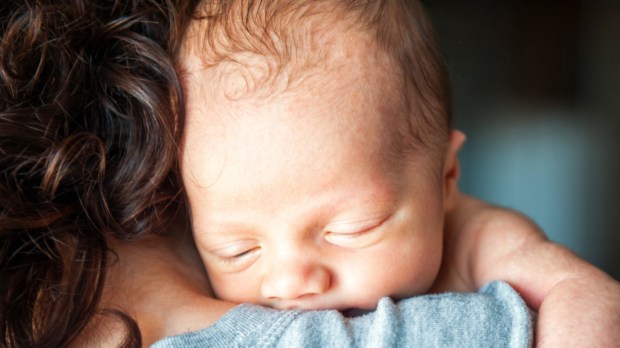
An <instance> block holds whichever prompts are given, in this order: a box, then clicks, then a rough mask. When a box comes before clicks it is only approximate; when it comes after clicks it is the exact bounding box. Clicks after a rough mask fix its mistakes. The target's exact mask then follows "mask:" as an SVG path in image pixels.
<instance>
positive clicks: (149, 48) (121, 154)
mask: <svg viewBox="0 0 620 348" xmlns="http://www.w3.org/2000/svg"><path fill="white" fill-rule="evenodd" d="M195 2H196V1H192V0H185V1H183V0H159V1H158V0H23V1H2V4H1V5H0V16H1V19H2V20H1V22H0V31H1V42H0V346H9V347H58V346H66V345H67V344H69V343H70V342H72V341H73V340H75V339H76V337H77V336H78V334H79V333H80V332H81V331H82V330H83V329H84V328H85V326H86V324H87V323H88V322H89V321H90V320H91V319H92V318H93V317H94V316H95V315H97V314H105V313H108V315H110V314H109V313H112V315H117V316H119V317H120V318H121V319H122V320H124V321H125V322H126V323H127V325H126V327H127V329H128V335H127V337H128V339H127V340H126V342H125V345H127V346H140V334H139V330H138V329H137V325H136V323H135V322H134V321H133V320H132V319H131V318H130V317H128V316H127V315H125V314H122V313H120V312H118V311H115V310H114V309H109V310H108V309H101V308H100V306H99V302H100V298H101V293H102V288H103V284H104V281H105V278H106V268H107V266H108V265H109V263H110V259H109V257H108V255H109V253H110V250H108V246H107V243H106V239H107V238H110V237H114V238H117V239H121V240H132V239H135V238H138V237H140V236H143V235H148V234H151V233H158V232H160V231H163V230H164V229H165V226H166V224H167V223H169V222H170V219H171V218H172V216H173V215H174V214H175V213H176V212H177V211H178V209H179V208H180V205H181V204H180V201H181V199H180V190H181V187H180V185H179V184H178V182H179V180H178V179H177V177H176V173H177V171H176V167H177V153H178V149H177V144H178V142H179V139H180V136H181V131H182V124H183V112H182V108H181V107H182V105H183V98H182V94H181V86H180V83H179V77H178V76H177V73H176V71H175V62H174V61H173V59H172V57H174V54H175V52H176V50H177V49H178V47H179V44H180V40H181V38H182V35H183V32H184V30H185V27H186V25H187V22H188V20H189V19H190V18H191V17H192V15H193V11H194V8H195V5H196V4H195Z"/></svg>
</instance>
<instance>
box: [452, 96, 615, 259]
mask: <svg viewBox="0 0 620 348" xmlns="http://www.w3.org/2000/svg"><path fill="white" fill-rule="evenodd" d="M568 112H570V111H567V110H561V109H560V110H559V109H556V108H546V109H540V110H538V109H527V108H524V107H522V106H514V105H503V106H501V107H498V108H497V110H494V111H491V110H488V111H487V112H486V114H487V115H488V116H489V119H491V120H496V121H491V122H489V123H487V124H481V125H479V126H478V129H476V130H475V131H473V132H472V133H473V134H471V136H469V140H468V142H467V143H466V144H465V146H464V148H463V151H462V152H461V155H460V158H461V161H462V162H463V175H462V177H461V190H463V191H464V192H471V193H473V194H475V195H476V196H478V197H480V198H483V199H485V200H487V201H490V202H493V203H495V204H499V205H502V206H505V207H510V208H513V209H516V210H518V211H520V212H522V213H524V214H526V215H527V216H529V217H530V218H532V219H533V220H534V221H536V222H537V223H538V224H539V225H540V226H541V227H542V229H543V230H544V231H545V233H546V234H547V235H548V236H549V238H550V239H552V240H554V241H557V242H559V243H561V244H564V245H566V246H568V247H570V248H571V249H573V250H576V251H581V254H583V253H584V252H583V250H584V248H585V247H586V245H587V244H588V241H587V239H588V236H587V235H586V233H584V232H585V231H588V230H590V229H591V228H592V227H595V226H596V225H597V224H596V223H594V224H588V220H589V219H590V217H592V216H596V215H597V212H596V211H592V210H593V209H594V208H595V207H592V206H591V205H590V204H589V203H590V202H591V201H592V199H593V198H595V197H592V196H593V195H595V194H596V192H597V191H600V188H597V187H596V186H597V185H600V184H601V183H600V181H598V180H593V179H596V176H597V175H596V171H598V170H602V169H603V170H604V163H603V162H602V160H601V159H600V158H597V157H598V156H597V154H600V150H601V149H604V148H605V146H604V144H601V142H602V139H601V138H598V137H597V136H596V135H595V134H592V132H590V131H588V127H586V126H584V125H583V124H580V123H578V122H567V121H566V120H565V117H566V114H567V113H568ZM498 114H499V115H501V116H497V115H498ZM599 227H600V226H599ZM590 233H591V232H590Z"/></svg>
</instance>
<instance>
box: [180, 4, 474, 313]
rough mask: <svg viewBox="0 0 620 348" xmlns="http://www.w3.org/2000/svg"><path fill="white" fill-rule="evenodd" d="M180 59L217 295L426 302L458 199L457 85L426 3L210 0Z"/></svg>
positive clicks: (300, 302) (191, 171)
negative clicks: (415, 298) (446, 222)
mask: <svg viewBox="0 0 620 348" xmlns="http://www.w3.org/2000/svg"><path fill="white" fill-rule="evenodd" d="M200 16H201V19H200V20H196V21H195V22H194V23H193V25H192V26H191V27H190V28H189V31H188V34H187V36H186V39H185V44H184V49H183V50H182V51H181V53H180V60H181V65H182V68H183V69H184V71H185V79H184V84H185V86H184V88H185V91H186V96H187V104H186V105H187V107H186V112H187V114H186V123H185V134H184V142H183V145H182V149H181V150H182V160H181V170H182V176H183V183H184V185H185V189H186V193H187V199H188V202H189V206H190V210H191V217H192V227H193V231H194V236H195V239H196V243H197V246H198V249H199V251H200V254H201V256H202V259H203V261H204V263H205V265H206V268H207V272H208V274H209V277H210V280H211V283H212V286H213V289H214V291H215V294H216V296H218V297H219V298H221V299H226V300H230V301H236V302H251V303H259V304H264V305H269V306H273V307H276V308H302V309H323V308H336V309H348V308H363V309H370V308H374V306H375V305H376V303H377V300H378V299H379V298H380V297H383V296H392V297H396V298H402V297H407V296H411V295H414V294H419V293H424V292H426V291H427V290H428V289H429V288H430V287H431V285H432V284H433V282H434V280H435V278H436V276H437V273H438V270H439V267H440V264H441V256H442V236H443V233H442V229H443V219H444V213H445V210H446V209H448V206H449V205H450V201H451V199H450V197H451V196H453V195H454V192H455V190H456V188H455V185H456V184H455V181H456V179H457V172H458V170H457V161H456V151H457V149H458V147H459V146H460V143H461V142H462V137H461V136H459V135H458V134H456V133H453V136H451V135H450V131H449V124H450V114H451V110H450V93H449V91H450V89H449V84H448V78H447V76H446V73H445V70H444V68H443V64H442V62H441V59H440V57H439V55H438V53H437V48H436V47H435V42H434V40H433V34H432V32H431V29H430V25H429V23H428V21H427V20H426V17H425V16H424V14H423V11H422V9H421V7H420V5H419V4H418V3H417V2H414V1H397V0H391V1H379V0H377V1H372V0H371V1H368V0H367V1H354V0H348V1H345V0H341V1H336V0H328V1H317V0H309V1H301V0H290V1H268V2H265V1H250V0H239V1H236V0H231V1H208V2H205V3H204V5H203V6H202V9H201V11H200Z"/></svg>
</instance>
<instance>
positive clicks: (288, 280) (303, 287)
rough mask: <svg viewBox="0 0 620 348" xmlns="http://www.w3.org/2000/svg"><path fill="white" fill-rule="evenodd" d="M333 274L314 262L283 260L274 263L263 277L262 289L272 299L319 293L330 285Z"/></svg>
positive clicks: (286, 298)
mask: <svg viewBox="0 0 620 348" xmlns="http://www.w3.org/2000/svg"><path fill="white" fill-rule="evenodd" d="M330 282H331V276H330V273H329V271H328V269H327V268H326V267H324V266H323V265H320V264H314V263H309V262H306V263H302V262H283V263H281V264H277V265H273V266H272V269H270V270H269V271H268V274H267V275H266V276H265V277H264V278H263V282H262V284H261V291H262V295H263V297H265V298H267V299H270V300H294V299H299V298H301V297H303V296H307V295H318V294H322V293H324V292H326V291H327V290H328V289H329V287H330Z"/></svg>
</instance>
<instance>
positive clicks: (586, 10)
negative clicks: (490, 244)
mask: <svg viewBox="0 0 620 348" xmlns="http://www.w3.org/2000/svg"><path fill="white" fill-rule="evenodd" d="M423 3H424V4H425V6H426V7H427V9H428V11H429V13H430V15H431V18H432V20H433V22H434V24H435V29H436V31H437V34H438V37H439V41H440V45H441V47H442V51H443V54H444V58H445V59H446V62H447V64H448V67H449V70H450V73H451V77H452V82H453V88H454V100H455V118H456V123H455V126H456V128H458V129H461V130H463V131H464V132H465V133H466V134H467V136H468V140H467V142H466V144H465V146H464V148H463V150H462V152H461V156H460V158H461V162H462V172H463V173H462V177H461V189H462V191H464V192H467V193H470V194H473V195H475V196H478V197H480V198H483V199H485V200H488V201H491V202H493V203H496V204H499V205H503V206H507V207H511V208H515V209H517V210H520V211H522V212H524V213H525V214H526V215H528V216H530V217H531V218H532V219H534V220H535V221H536V222H537V223H538V224H539V225H540V226H541V227H542V228H543V229H544V230H545V232H546V233H547V235H548V236H549V238H550V239H552V240H554V241H556V242H558V243H560V244H563V245H566V246H568V247H569V248H571V249H572V250H574V251H575V252H576V253H577V254H579V255H580V256H582V257H583V258H585V259H586V260H588V261H590V262H592V263H594V264H595V265H597V266H599V267H600V268H602V269H603V270H605V271H606V272H608V273H610V274H611V275H612V276H613V277H615V278H616V279H620V250H619V249H620V175H618V174H617V173H618V172H620V155H619V154H620V151H619V149H620V136H619V135H620V134H619V133H620V1H618V0H563V1H552V0H538V1H535V0H519V1H516V0H502V1H481V0H469V1H463V0H434V1H433V0H427V1H424V0H423Z"/></svg>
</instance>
